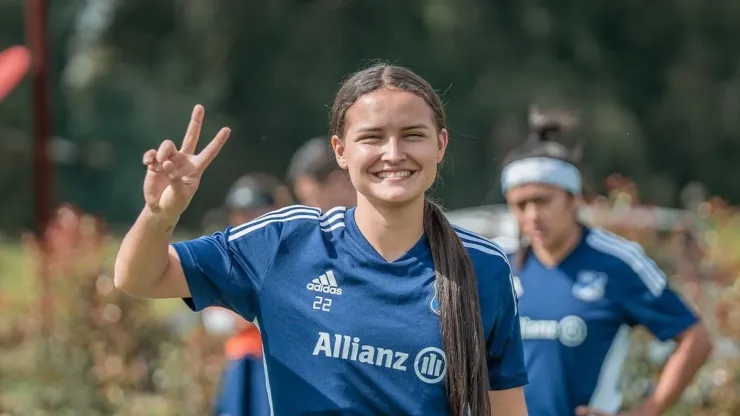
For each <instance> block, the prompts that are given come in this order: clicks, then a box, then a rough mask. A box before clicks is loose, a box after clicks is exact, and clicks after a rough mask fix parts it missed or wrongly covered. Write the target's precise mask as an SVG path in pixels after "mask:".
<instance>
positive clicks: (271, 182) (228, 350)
mask: <svg viewBox="0 0 740 416" xmlns="http://www.w3.org/2000/svg"><path fill="white" fill-rule="evenodd" d="M291 202H292V201H291V198H290V191H289V190H288V188H287V187H286V186H285V185H283V184H282V183H280V181H279V180H278V179H277V178H275V177H274V176H272V175H267V174H262V173H254V174H249V175H245V176H242V177H241V178H239V179H238V180H237V181H236V182H235V183H234V185H232V187H231V189H230V190H229V193H228V194H227V196H226V203H225V207H226V210H227V212H228V217H229V223H230V225H231V226H237V225H239V224H243V223H246V222H248V221H251V220H253V219H255V218H257V217H259V216H260V215H263V214H265V213H267V212H270V211H273V210H276V209H278V208H282V207H284V206H286V205H290V203H291ZM203 323H204V325H205V326H206V328H207V329H208V330H209V332H210V333H212V334H214V335H223V334H229V335H230V336H229V337H228V339H227V340H226V343H225V355H226V365H225V367H224V372H223V375H222V378H221V385H220V389H219V392H218V394H217V396H216V398H215V400H214V404H213V406H214V407H213V414H214V416H225V415H228V416H262V415H269V414H270V408H269V402H268V398H267V390H266V387H265V386H266V384H265V376H264V368H263V364H262V338H261V336H260V332H259V329H257V327H256V326H254V324H252V323H250V322H248V321H247V320H245V319H244V318H242V317H240V316H239V315H237V314H236V313H234V312H232V311H230V310H228V309H226V308H221V307H211V308H207V309H205V310H204V311H203Z"/></svg>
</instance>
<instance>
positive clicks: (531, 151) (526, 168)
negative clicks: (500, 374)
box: [501, 113, 711, 416]
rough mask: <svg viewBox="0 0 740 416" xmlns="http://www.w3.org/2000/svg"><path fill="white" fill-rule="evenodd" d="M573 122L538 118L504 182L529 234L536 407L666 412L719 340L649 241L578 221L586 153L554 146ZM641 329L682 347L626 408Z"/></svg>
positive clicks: (531, 394)
mask: <svg viewBox="0 0 740 416" xmlns="http://www.w3.org/2000/svg"><path fill="white" fill-rule="evenodd" d="M573 121H574V120H573V119H572V118H569V117H567V116H565V115H555V116H546V115H542V114H540V113H534V114H532V115H531V117H530V124H531V127H532V132H531V134H530V137H529V139H528V140H527V141H526V142H525V143H524V144H523V145H522V146H521V147H520V148H517V149H515V150H514V151H512V152H511V154H509V155H508V156H507V158H506V160H505V163H504V168H503V171H502V177H501V186H502V189H503V192H504V195H505V197H506V201H507V204H508V206H509V209H510V210H511V212H512V213H513V214H514V216H515V218H516V220H517V222H518V225H519V230H520V234H521V237H522V238H521V243H520V245H519V247H511V250H509V251H510V254H511V256H510V261H511V266H512V270H513V272H514V276H515V277H514V286H515V291H516V292H517V295H518V298H519V314H520V316H521V330H522V339H523V343H524V354H525V362H526V365H527V372H528V374H529V379H530V384H529V385H528V386H526V387H525V395H526V401H527V408H528V410H529V414H530V415H532V416H570V415H574V414H577V415H593V416H603V415H613V414H619V415H633V416H637V415H640V416H652V415H660V414H663V412H665V411H666V410H667V409H668V408H670V407H671V406H672V405H673V404H675V403H676V402H677V400H678V399H679V398H680V397H681V394H682V393H683V391H684V389H685V388H686V386H687V385H688V384H689V383H690V382H691V380H692V379H693V377H694V375H695V374H696V372H697V371H698V370H699V368H700V367H701V366H702V364H703V363H704V361H705V360H706V358H707V356H708V354H709V352H710V350H711V344H710V341H709V336H708V333H707V330H706V327H705V326H704V324H703V323H702V322H701V321H700V319H699V317H697V316H696V315H695V314H694V313H693V312H692V310H691V309H690V308H689V307H688V306H687V305H686V304H685V302H684V301H683V300H682V299H681V298H680V296H679V295H678V294H676V293H675V292H674V291H673V290H671V288H670V287H669V283H668V280H667V278H666V276H665V274H664V273H663V272H662V271H661V270H660V269H659V268H658V267H657V265H656V264H655V262H654V261H653V260H651V259H650V258H649V257H648V256H647V255H646V254H645V252H644V251H643V249H642V248H641V247H640V245H639V244H637V243H635V242H632V241H628V240H625V239H623V238H621V237H619V236H617V235H615V234H612V233H610V232H608V231H606V230H603V229H600V228H589V227H587V226H585V225H583V224H581V223H580V222H579V221H578V210H579V208H580V206H581V204H582V193H583V180H582V177H581V172H580V170H579V168H578V166H577V165H578V162H579V159H580V153H581V152H580V150H579V149H576V150H568V149H566V148H565V147H564V146H563V145H561V144H560V143H556V142H554V141H552V136H553V135H554V134H556V133H558V132H559V131H561V130H563V129H564V128H568V127H571V126H572V125H573ZM637 325H642V326H644V327H646V328H647V329H648V330H649V331H650V332H652V333H653V334H654V335H655V336H656V337H657V338H658V339H660V340H662V341H667V340H675V341H676V342H677V346H676V348H675V350H674V352H673V354H672V356H671V357H670V358H669V359H668V361H667V362H666V364H665V367H664V369H663V372H662V375H661V377H660V379H659V380H658V381H657V384H656V386H655V389H654V390H653V391H652V393H651V395H650V396H649V397H648V398H647V399H646V400H645V401H644V402H643V403H642V404H641V405H640V406H638V407H637V408H636V409H633V410H631V411H624V410H623V409H622V395H621V393H620V391H619V381H620V373H621V369H622V367H623V364H624V361H625V359H626V357H627V351H628V348H629V339H630V328H631V327H634V326H637Z"/></svg>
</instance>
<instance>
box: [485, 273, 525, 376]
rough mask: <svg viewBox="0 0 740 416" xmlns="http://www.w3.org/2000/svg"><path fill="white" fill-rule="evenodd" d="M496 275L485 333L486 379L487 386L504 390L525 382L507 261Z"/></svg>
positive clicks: (513, 296)
mask: <svg viewBox="0 0 740 416" xmlns="http://www.w3.org/2000/svg"><path fill="white" fill-rule="evenodd" d="M499 274H500V275H499V276H496V281H497V282H498V283H499V285H498V293H497V304H496V319H495V321H494V325H493V330H492V332H491V334H490V336H489V339H488V342H487V343H486V344H487V348H488V381H489V384H490V388H491V390H506V389H511V388H515V387H521V386H524V385H526V384H527V383H528V379H527V371H526V367H525V364H524V352H523V349H522V335H521V329H520V327H519V310H518V300H517V297H516V293H515V292H514V283H513V279H512V275H511V268H510V267H509V265H508V264H507V265H506V267H503V268H502V269H501V271H500V272H499Z"/></svg>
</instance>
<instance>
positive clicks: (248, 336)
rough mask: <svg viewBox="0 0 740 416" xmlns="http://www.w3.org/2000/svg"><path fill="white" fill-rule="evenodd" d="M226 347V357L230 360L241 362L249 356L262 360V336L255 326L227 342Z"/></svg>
mask: <svg viewBox="0 0 740 416" xmlns="http://www.w3.org/2000/svg"><path fill="white" fill-rule="evenodd" d="M225 347H226V348H225V355H226V358H228V359H229V360H239V359H241V358H244V357H245V356H247V355H249V356H252V357H255V358H260V359H261V358H262V336H261V335H260V331H259V330H258V329H257V327H255V326H253V325H250V326H249V327H247V328H244V329H242V330H241V331H239V333H237V334H236V335H234V336H232V337H230V338H229V339H228V340H226V346H225Z"/></svg>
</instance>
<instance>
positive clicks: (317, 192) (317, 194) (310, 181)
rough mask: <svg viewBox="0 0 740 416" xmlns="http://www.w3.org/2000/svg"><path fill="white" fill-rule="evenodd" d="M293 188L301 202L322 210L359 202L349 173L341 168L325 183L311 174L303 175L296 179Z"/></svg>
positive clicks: (349, 205) (353, 204) (348, 205)
mask: <svg viewBox="0 0 740 416" xmlns="http://www.w3.org/2000/svg"><path fill="white" fill-rule="evenodd" d="M293 190H294V192H295V194H296V196H297V197H298V202H299V203H301V204H303V205H308V206H312V207H319V208H321V209H322V210H329V209H331V208H334V207H336V206H345V207H352V206H355V205H356V204H357V193H356V192H355V188H354V187H353V186H352V183H351V182H350V180H349V177H348V176H347V174H346V173H345V172H344V171H342V170H340V169H337V170H335V171H334V172H332V173H331V174H330V175H329V177H328V178H327V179H326V181H324V182H323V183H320V182H319V181H317V180H316V179H315V178H313V177H311V176H301V177H299V178H298V179H297V180H296V181H295V185H294V189H293Z"/></svg>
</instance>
